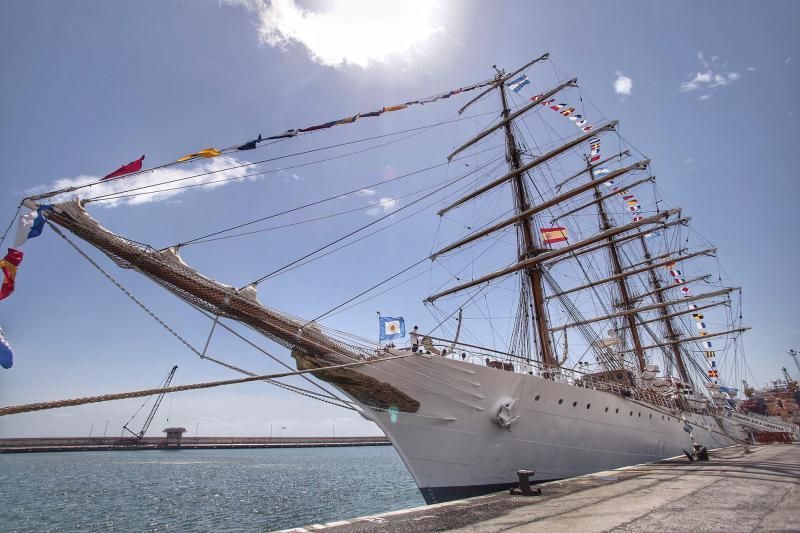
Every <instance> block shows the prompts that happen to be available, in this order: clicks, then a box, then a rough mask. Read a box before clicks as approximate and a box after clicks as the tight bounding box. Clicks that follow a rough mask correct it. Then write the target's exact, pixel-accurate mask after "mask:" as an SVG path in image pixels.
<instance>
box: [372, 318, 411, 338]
mask: <svg viewBox="0 0 800 533" xmlns="http://www.w3.org/2000/svg"><path fill="white" fill-rule="evenodd" d="M378 323H379V326H380V339H381V340H382V341H388V340H390V339H399V338H401V337H405V336H406V322H405V320H403V317H398V318H392V317H390V316H382V317H380V318H378Z"/></svg>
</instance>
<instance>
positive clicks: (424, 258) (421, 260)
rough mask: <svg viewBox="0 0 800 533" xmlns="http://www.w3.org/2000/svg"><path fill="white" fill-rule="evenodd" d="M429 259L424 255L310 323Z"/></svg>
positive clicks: (310, 321)
mask: <svg viewBox="0 0 800 533" xmlns="http://www.w3.org/2000/svg"><path fill="white" fill-rule="evenodd" d="M427 260H428V257H427V256H426V257H423V258H422V259H420V260H419V261H417V262H416V263H414V264H413V265H410V266H408V267H406V268H404V269H403V270H401V271H400V272H397V273H396V274H393V275H391V276H389V277H388V278H386V279H384V280H383V281H380V282H378V283H376V284H375V285H373V286H372V287H370V288H369V289H366V290H364V291H362V292H360V293H358V294H356V295H355V296H353V297H352V298H350V299H348V300H345V301H344V302H342V303H340V304H339V305H337V306H336V307H333V308H331V309H329V310H328V311H325V312H324V313H322V314H321V315H319V316H318V317H317V318H315V319H313V320H309V321H308V323H309V324H310V323H312V322H316V321H317V320H320V319H321V318H324V317H325V316H327V315H329V314H330V313H332V312H333V311H336V310H337V309H339V308H340V307H344V306H345V305H347V304H349V303H350V302H352V301H353V300H356V299H358V298H360V297H361V296H364V295H365V294H367V293H368V292H370V291H371V290H373V289H376V288H378V287H380V286H381V285H383V284H384V283H388V282H389V281H391V280H392V279H394V278H396V277H397V276H400V275H402V274H405V273H406V272H408V271H409V270H411V269H412V268H414V267H415V266H417V265H421V264H422V263H424V262H425V261H427Z"/></svg>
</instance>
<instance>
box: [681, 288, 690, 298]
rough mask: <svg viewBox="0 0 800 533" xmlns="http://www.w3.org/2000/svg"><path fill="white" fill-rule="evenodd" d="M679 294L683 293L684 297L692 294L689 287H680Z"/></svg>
mask: <svg viewBox="0 0 800 533" xmlns="http://www.w3.org/2000/svg"><path fill="white" fill-rule="evenodd" d="M681 292H682V293H684V294H685V295H686V296H689V293H690V292H692V289H690V288H689V287H685V286H684V287H681Z"/></svg>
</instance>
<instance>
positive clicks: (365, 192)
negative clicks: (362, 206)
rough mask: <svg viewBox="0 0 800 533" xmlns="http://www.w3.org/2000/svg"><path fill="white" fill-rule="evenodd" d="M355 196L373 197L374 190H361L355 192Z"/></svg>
mask: <svg viewBox="0 0 800 533" xmlns="http://www.w3.org/2000/svg"><path fill="white" fill-rule="evenodd" d="M356 196H375V190H374V189H361V190H360V191H356Z"/></svg>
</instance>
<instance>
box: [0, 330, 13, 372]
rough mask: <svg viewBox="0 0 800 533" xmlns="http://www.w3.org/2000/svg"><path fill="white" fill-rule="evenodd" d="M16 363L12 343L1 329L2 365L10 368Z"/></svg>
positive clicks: (0, 357)
mask: <svg viewBox="0 0 800 533" xmlns="http://www.w3.org/2000/svg"><path fill="white" fill-rule="evenodd" d="M13 364H14V355H13V354H12V353H11V345H10V344H8V341H7V340H6V336H5V334H4V333H3V330H2V329H0V366H2V367H3V368H5V369H9V368H11V367H12V366H13Z"/></svg>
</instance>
